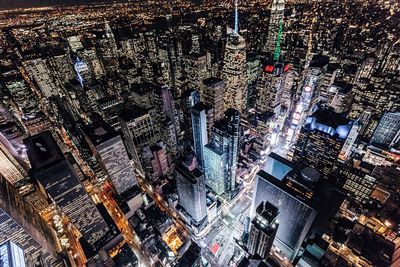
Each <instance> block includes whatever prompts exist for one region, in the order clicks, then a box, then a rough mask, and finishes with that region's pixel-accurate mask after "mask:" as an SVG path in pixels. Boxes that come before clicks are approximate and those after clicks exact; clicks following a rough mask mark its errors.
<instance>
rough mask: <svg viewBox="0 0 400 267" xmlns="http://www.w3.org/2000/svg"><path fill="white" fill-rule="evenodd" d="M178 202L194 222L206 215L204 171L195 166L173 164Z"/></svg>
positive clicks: (201, 219)
mask: <svg viewBox="0 0 400 267" xmlns="http://www.w3.org/2000/svg"><path fill="white" fill-rule="evenodd" d="M175 174H176V185H177V188H178V195H179V204H180V205H181V206H182V207H183V208H184V209H185V210H186V211H187V212H188V213H189V215H190V216H191V217H192V219H193V222H194V223H195V224H199V223H201V222H202V221H203V220H204V219H205V218H206V216H207V206H206V189H205V186H206V185H205V179H204V173H203V172H202V171H200V170H199V169H197V168H191V167H190V166H185V165H183V164H182V163H177V164H176V166H175Z"/></svg>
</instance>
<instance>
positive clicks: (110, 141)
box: [84, 121, 136, 194]
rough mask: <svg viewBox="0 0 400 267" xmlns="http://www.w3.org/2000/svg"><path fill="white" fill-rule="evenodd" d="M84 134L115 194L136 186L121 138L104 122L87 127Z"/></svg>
mask: <svg viewBox="0 0 400 267" xmlns="http://www.w3.org/2000/svg"><path fill="white" fill-rule="evenodd" d="M84 134H85V136H86V139H87V140H88V143H89V145H90V147H91V149H92V150H93V153H94V154H95V155H96V157H97V158H98V159H99V161H100V163H101V164H100V165H101V166H103V167H104V169H105V171H106V172H107V173H108V176H109V177H110V180H111V181H112V183H113V184H114V187H115V189H116V190H117V193H118V194H122V193H124V192H125V191H126V190H128V189H130V188H132V187H133V186H134V185H135V184H136V177H135V173H134V170H133V167H132V166H131V164H130V162H129V158H128V154H127V152H126V149H125V146H124V143H123V142H122V139H121V136H120V135H119V134H118V133H117V132H115V131H114V130H113V129H112V128H111V126H109V125H108V124H106V123H105V122H104V121H97V122H94V123H93V124H90V125H87V126H86V127H84Z"/></svg>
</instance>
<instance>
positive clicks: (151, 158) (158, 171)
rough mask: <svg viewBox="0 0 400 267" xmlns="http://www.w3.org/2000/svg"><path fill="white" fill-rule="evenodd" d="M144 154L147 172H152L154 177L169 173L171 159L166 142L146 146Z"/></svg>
mask: <svg viewBox="0 0 400 267" xmlns="http://www.w3.org/2000/svg"><path fill="white" fill-rule="evenodd" d="M142 155H143V158H144V161H145V162H146V164H145V165H146V166H145V167H146V173H149V174H151V175H152V176H153V177H154V178H158V177H159V176H161V175H166V174H167V173H168V171H169V169H170V165H171V159H170V156H169V154H168V152H167V147H166V145H165V143H164V142H162V141H160V142H157V143H156V144H155V145H153V146H147V147H145V148H144V149H143V153H142Z"/></svg>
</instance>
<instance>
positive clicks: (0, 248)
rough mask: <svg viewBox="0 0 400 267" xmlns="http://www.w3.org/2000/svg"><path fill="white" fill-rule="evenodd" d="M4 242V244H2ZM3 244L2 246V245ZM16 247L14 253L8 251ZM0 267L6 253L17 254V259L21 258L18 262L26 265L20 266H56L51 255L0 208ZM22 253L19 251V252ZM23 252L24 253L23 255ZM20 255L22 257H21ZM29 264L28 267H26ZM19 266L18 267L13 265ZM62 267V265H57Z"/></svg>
mask: <svg viewBox="0 0 400 267" xmlns="http://www.w3.org/2000/svg"><path fill="white" fill-rule="evenodd" d="M4 242H6V243H4ZM2 243H3V244H2ZM10 243H11V244H13V245H11V249H13V248H15V246H18V247H19V249H16V250H15V251H12V250H10V247H9V245H10ZM0 244H2V245H0V265H1V264H2V263H3V264H4V262H1V260H5V259H4V258H3V257H4V256H5V255H4V254H3V253H4V252H6V251H7V252H8V253H9V254H8V255H9V256H17V255H10V253H12V252H16V253H18V257H21V258H20V260H19V262H22V261H23V262H25V264H26V265H22V266H34V265H35V264H37V263H41V264H43V265H44V266H46V267H50V266H56V261H55V259H54V258H53V257H52V256H51V254H50V253H49V252H48V251H46V250H45V249H44V248H43V247H42V246H41V245H40V244H39V243H38V242H37V241H36V240H35V239H34V238H33V237H32V236H31V235H30V234H28V232H27V231H25V230H24V228H22V227H21V225H20V224H18V223H17V222H16V221H15V220H14V219H13V218H12V217H11V216H10V215H9V214H8V213H7V212H5V211H4V210H3V209H1V208H0ZM20 249H21V250H22V251H21V250H20ZM24 252H25V253H24ZM21 254H22V255H21ZM28 264H29V265H28ZM1 266H13V265H1ZM14 266H18V267H19V266H20V265H14ZM57 266H63V265H57Z"/></svg>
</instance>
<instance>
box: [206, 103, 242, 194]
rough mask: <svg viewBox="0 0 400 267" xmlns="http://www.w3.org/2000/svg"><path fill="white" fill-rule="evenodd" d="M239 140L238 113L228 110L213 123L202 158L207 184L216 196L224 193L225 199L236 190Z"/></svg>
mask: <svg viewBox="0 0 400 267" xmlns="http://www.w3.org/2000/svg"><path fill="white" fill-rule="evenodd" d="M239 138H240V113H239V111H237V110H235V109H228V110H227V111H226V112H225V113H224V117H223V118H222V119H221V120H219V121H217V122H215V123H214V126H213V128H212V140H211V141H210V143H209V145H208V146H207V148H206V150H207V152H206V157H205V158H204V160H205V172H206V180H207V184H208V185H209V186H210V187H211V188H212V189H213V190H214V191H215V192H216V193H217V194H222V193H225V196H226V198H227V199H230V198H231V197H232V194H233V192H234V190H235V188H236V170H237V159H238V152H239ZM221 173H223V176H221ZM222 185H223V187H222Z"/></svg>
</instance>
